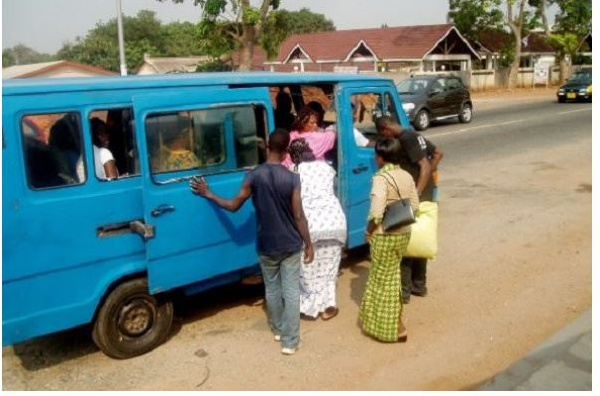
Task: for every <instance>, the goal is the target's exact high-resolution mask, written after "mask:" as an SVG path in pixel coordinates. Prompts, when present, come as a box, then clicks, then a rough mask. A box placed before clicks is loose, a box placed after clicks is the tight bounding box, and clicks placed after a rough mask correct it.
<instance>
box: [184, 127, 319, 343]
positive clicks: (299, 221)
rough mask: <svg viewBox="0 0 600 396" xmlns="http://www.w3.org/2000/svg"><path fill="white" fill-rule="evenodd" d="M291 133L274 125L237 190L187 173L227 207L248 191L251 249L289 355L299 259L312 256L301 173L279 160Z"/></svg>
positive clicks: (196, 188)
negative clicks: (225, 193)
mask: <svg viewBox="0 0 600 396" xmlns="http://www.w3.org/2000/svg"><path fill="white" fill-rule="evenodd" d="M289 142H290V135H289V133H288V132H287V131H285V130H282V129H276V130H275V131H274V132H273V133H272V134H271V136H269V143H268V146H267V147H268V151H267V152H268V154H267V162H265V163H264V164H262V165H259V166H257V167H256V168H254V169H253V170H252V171H250V172H249V173H248V175H247V176H246V178H245V179H244V182H243V184H242V187H241V189H240V191H239V192H238V194H237V196H236V197H234V198H232V199H223V198H220V197H218V196H216V195H215V194H213V193H212V191H210V189H209V188H208V185H207V184H206V182H205V181H204V179H203V178H199V179H196V178H195V179H192V181H190V187H191V188H192V192H193V193H194V194H198V195H200V196H202V197H205V198H207V199H209V200H211V201H213V202H215V203H216V204H217V205H219V206H220V207H222V208H224V209H227V210H229V211H231V212H235V211H236V210H238V209H239V208H240V207H241V206H242V205H243V204H244V202H246V200H247V199H248V198H250V197H252V203H253V204H254V208H255V210H256V221H257V239H256V250H257V252H258V255H259V262H260V267H261V271H262V275H263V279H264V283H265V300H266V303H267V316H268V319H269V324H270V326H271V330H272V331H273V333H274V334H275V340H276V341H279V340H281V345H282V347H283V348H282V349H281V353H283V354H285V355H292V354H294V353H295V352H296V349H298V345H299V343H300V259H301V254H302V243H303V242H304V262H305V263H310V262H312V261H313V258H314V252H313V246H312V243H311V240H310V235H309V232H308V225H307V223H306V218H305V217H304V211H303V210H302V201H301V199H300V176H299V175H297V174H295V173H292V172H290V171H289V170H288V169H287V168H285V167H284V166H283V165H281V161H283V159H284V158H285V155H286V152H287V151H286V150H287V146H288V144H289Z"/></svg>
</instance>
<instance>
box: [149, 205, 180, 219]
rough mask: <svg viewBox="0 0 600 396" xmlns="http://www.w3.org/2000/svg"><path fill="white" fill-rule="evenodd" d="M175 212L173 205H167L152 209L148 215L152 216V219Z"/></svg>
mask: <svg viewBox="0 0 600 396" xmlns="http://www.w3.org/2000/svg"><path fill="white" fill-rule="evenodd" d="M174 211H175V206H173V205H167V204H162V205H160V206H158V207H156V208H154V209H152V210H151V211H150V214H151V215H152V217H158V216H160V215H163V214H165V213H168V212H174Z"/></svg>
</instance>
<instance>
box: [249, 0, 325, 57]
mask: <svg viewBox="0 0 600 396" xmlns="http://www.w3.org/2000/svg"><path fill="white" fill-rule="evenodd" d="M333 30H335V25H334V24H333V21H331V20H329V19H327V18H326V17H325V15H323V14H318V13H314V12H312V11H310V10H309V9H308V8H302V9H300V11H288V10H277V11H273V12H272V13H271V14H270V15H269V18H268V19H267V23H266V24H265V28H264V29H263V32H262V34H261V36H260V37H259V43H260V45H261V47H262V48H263V49H264V50H265V51H266V52H267V56H268V57H269V58H272V57H274V56H276V55H277V53H278V52H279V46H280V45H281V43H282V42H283V41H284V40H285V39H286V38H288V37H289V36H292V35H294V34H306V33H315V32H327V31H333Z"/></svg>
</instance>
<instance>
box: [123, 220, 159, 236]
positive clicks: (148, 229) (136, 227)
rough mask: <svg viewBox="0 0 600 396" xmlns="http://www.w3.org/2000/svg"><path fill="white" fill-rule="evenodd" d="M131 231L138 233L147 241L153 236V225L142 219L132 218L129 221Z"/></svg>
mask: <svg viewBox="0 0 600 396" xmlns="http://www.w3.org/2000/svg"><path fill="white" fill-rule="evenodd" d="M129 227H130V228H131V231H133V232H134V233H136V234H138V235H140V236H141V237H142V238H144V241H147V240H148V239H150V238H154V226H153V225H150V224H146V223H144V222H143V221H142V220H134V221H132V222H130V223H129Z"/></svg>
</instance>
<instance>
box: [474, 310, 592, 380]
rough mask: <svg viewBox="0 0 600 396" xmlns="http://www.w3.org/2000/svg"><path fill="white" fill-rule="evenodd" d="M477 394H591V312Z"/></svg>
mask: <svg viewBox="0 0 600 396" xmlns="http://www.w3.org/2000/svg"><path fill="white" fill-rule="evenodd" d="M477 390H481V391H507V390H516V391H591V390H592V310H591V309H590V310H588V311H586V312H584V313H583V314H582V315H581V316H579V317H578V318H577V319H576V320H574V321H573V322H572V323H569V324H568V325H566V326H565V327H564V328H562V329H561V330H559V331H558V332H557V333H556V334H554V335H553V336H552V337H550V338H548V339H547V340H546V341H544V342H543V343H542V344H541V345H539V346H538V347H537V348H535V349H534V350H533V351H531V352H530V353H528V354H527V355H526V356H525V357H523V358H522V359H519V361H517V362H516V363H514V364H512V365H511V366H510V367H509V368H507V369H506V370H505V371H503V372H501V373H500V374H498V375H496V376H495V377H494V378H493V379H492V380H491V381H490V382H488V383H487V384H485V385H484V386H482V387H480V388H479V389H477Z"/></svg>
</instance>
